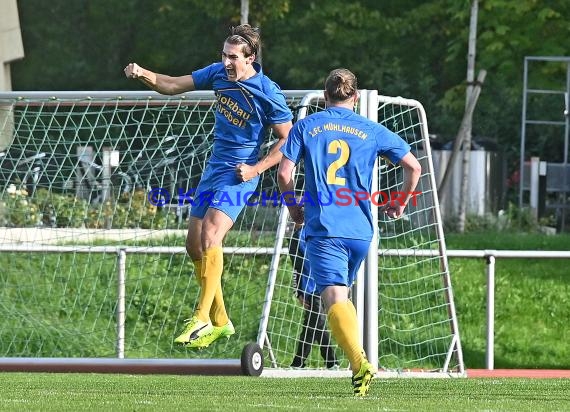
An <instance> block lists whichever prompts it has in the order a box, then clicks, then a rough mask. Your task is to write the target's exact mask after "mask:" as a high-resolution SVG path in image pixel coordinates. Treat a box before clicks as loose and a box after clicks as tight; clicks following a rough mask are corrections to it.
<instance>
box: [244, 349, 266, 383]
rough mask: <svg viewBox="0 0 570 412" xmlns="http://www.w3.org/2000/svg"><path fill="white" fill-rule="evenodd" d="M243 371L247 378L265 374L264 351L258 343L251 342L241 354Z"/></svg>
mask: <svg viewBox="0 0 570 412" xmlns="http://www.w3.org/2000/svg"><path fill="white" fill-rule="evenodd" d="M241 371H242V373H243V374H244V375H247V376H259V375H261V372H263V351H262V350H261V347H260V346H259V345H258V344H257V343H255V342H251V343H248V344H247V345H245V346H244V348H243V350H242V352H241Z"/></svg>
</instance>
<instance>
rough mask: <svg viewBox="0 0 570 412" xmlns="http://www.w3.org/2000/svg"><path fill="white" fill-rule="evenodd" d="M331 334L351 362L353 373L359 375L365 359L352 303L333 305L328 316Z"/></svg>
mask: <svg viewBox="0 0 570 412" xmlns="http://www.w3.org/2000/svg"><path fill="white" fill-rule="evenodd" d="M327 318H328V321H329V326H330V328H331V332H332V334H333V336H334V338H335V340H336V342H337V343H338V346H340V347H341V349H342V350H343V351H344V353H345V355H346V357H347V358H348V360H349V361H350V367H351V368H352V372H353V373H358V371H359V370H360V363H361V362H362V359H363V356H364V355H363V350H362V347H361V346H360V342H359V333H358V319H357V317H356V309H355V308H354V305H353V304H352V302H350V301H345V302H337V303H335V304H334V305H332V306H331V307H330V309H329V312H328V315H327Z"/></svg>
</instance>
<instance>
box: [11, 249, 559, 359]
mask: <svg viewBox="0 0 570 412" xmlns="http://www.w3.org/2000/svg"><path fill="white" fill-rule="evenodd" d="M1 252H53V253H116V255H117V288H118V291H119V294H118V298H117V299H118V302H117V314H116V316H117V332H118V334H117V336H118V339H117V358H119V359H123V358H124V349H125V348H124V337H125V330H124V327H125V300H126V294H125V270H126V269H125V268H126V264H125V262H126V259H127V255H129V254H156V253H162V254H184V253H186V249H185V248H184V247H164V246H151V247H147V246H145V247H138V246H79V247H78V246H55V245H54V246H50V245H37V244H32V243H28V244H5V245H0V253H1ZM224 253H237V254H243V255H271V254H274V253H276V251H275V249H274V248H272V247H225V248H224ZM280 253H281V254H287V253H288V251H287V249H286V248H283V249H282V250H281V251H280ZM439 253H440V252H439V250H425V249H385V250H380V251H379V252H378V254H379V255H382V256H418V257H437V256H439ZM447 257H449V258H468V259H485V260H486V277H487V320H486V323H487V325H486V330H487V348H486V356H485V366H486V369H488V370H493V369H494V335H495V319H494V317H495V262H496V260H497V259H570V251H563V250H548V251H539V250H493V249H483V250H449V249H448V250H447Z"/></svg>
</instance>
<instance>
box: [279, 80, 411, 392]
mask: <svg viewBox="0 0 570 412" xmlns="http://www.w3.org/2000/svg"><path fill="white" fill-rule="evenodd" d="M324 96H325V101H326V104H327V108H326V109H325V110H323V111H321V112H317V113H314V114H312V115H310V116H308V117H306V118H304V119H302V120H300V121H298V122H297V123H296V124H295V125H294V126H293V129H291V132H290V133H289V138H288V139H287V142H286V143H285V145H284V146H283V147H282V148H281V151H282V152H283V155H284V157H283V159H282V160H281V163H280V165H279V170H278V175H277V177H278V182H279V189H280V190H281V192H282V193H283V194H284V195H283V196H284V197H286V198H287V199H286V200H287V202H286V203H287V206H288V208H289V211H290V213H291V217H292V218H293V220H294V221H296V222H298V223H302V222H303V221H304V222H305V236H306V255H307V259H308V260H309V261H310V262H311V275H312V276H313V278H314V280H315V283H316V285H317V291H318V292H319V293H320V295H321V298H322V300H323V303H324V305H325V309H326V310H327V317H328V323H329V327H330V329H331V332H332V335H333V337H334V338H335V340H336V341H337V343H338V345H339V346H340V347H341V348H342V350H343V351H344V352H345V354H346V356H347V357H348V359H349V361H350V365H351V369H352V385H353V389H354V393H355V394H356V395H357V396H362V395H366V394H367V392H368V390H369V387H370V382H371V381H372V378H373V377H374V375H375V373H376V370H375V368H374V366H373V365H372V364H371V363H370V362H368V359H367V358H366V355H365V353H364V350H363V348H362V346H361V345H360V339H359V332H358V320H357V317H356V309H355V307H354V305H353V304H352V302H351V301H350V300H349V288H350V287H351V286H352V284H353V283H354V281H355V279H356V273H357V271H358V269H359V267H360V265H361V263H362V262H363V260H364V258H365V257H366V255H367V253H368V249H369V246H370V241H371V239H372V235H373V226H372V213H371V209H370V207H371V205H370V197H368V198H367V199H363V200H360V201H358V202H354V203H351V204H350V205H346V204H344V205H340V204H338V203H337V202H335V201H332V202H328V203H327V204H326V205H325V204H321V203H320V202H305V203H304V209H303V205H301V204H299V202H295V201H294V199H292V197H291V196H292V192H293V191H294V188H295V182H294V179H293V170H294V168H295V165H296V164H298V163H299V162H300V161H301V160H303V161H304V168H305V193H306V195H307V198H308V199H319V198H320V197H319V196H320V195H323V194H325V196H334V193H335V192H336V191H337V190H338V189H340V188H345V189H346V190H347V191H348V192H350V193H370V192H371V189H372V173H373V171H374V162H375V161H376V158H377V157H378V156H384V157H386V158H388V159H389V160H390V161H391V162H392V163H393V164H399V165H401V166H402V167H403V168H404V171H405V176H404V183H403V187H402V192H404V193H406V194H409V195H407V196H403V197H402V198H400V201H399V204H390V205H388V208H386V209H385V213H387V214H388V215H390V216H391V217H393V218H397V217H400V216H401V214H402V213H403V211H404V208H405V207H406V204H407V202H408V201H409V200H410V198H411V196H412V192H413V190H414V189H415V187H416V185H417V183H418V180H419V178H420V174H421V166H420V164H419V162H418V160H417V159H416V157H415V156H414V155H413V154H412V153H411V152H410V146H409V145H408V144H407V143H406V142H405V141H404V140H403V139H402V138H401V137H400V136H398V135H397V134H395V133H393V132H391V131H389V130H388V129H387V128H385V127H384V126H382V125H380V124H378V123H376V122H373V121H371V120H369V119H366V118H365V117H363V116H360V115H358V114H356V113H354V106H355V104H356V102H357V100H358V97H359V95H358V87H357V80H356V77H355V75H354V74H353V73H352V72H350V71H349V70H346V69H336V70H333V71H331V72H330V74H329V75H328V77H327V79H326V81H325V91H324ZM285 194H287V195H285ZM290 195H291V196H290ZM321 197H322V196H321Z"/></svg>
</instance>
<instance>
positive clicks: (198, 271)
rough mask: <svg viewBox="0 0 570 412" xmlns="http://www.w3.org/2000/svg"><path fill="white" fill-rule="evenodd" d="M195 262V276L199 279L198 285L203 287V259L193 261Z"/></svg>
mask: <svg viewBox="0 0 570 412" xmlns="http://www.w3.org/2000/svg"><path fill="white" fill-rule="evenodd" d="M192 262H193V263H194V276H196V280H197V281H198V286H200V287H202V259H197V260H193V261H192Z"/></svg>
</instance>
